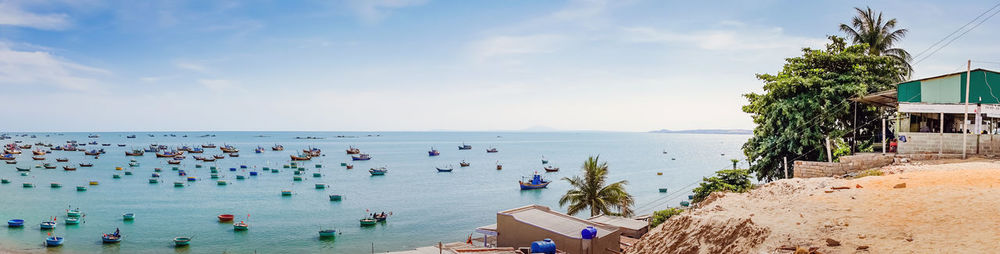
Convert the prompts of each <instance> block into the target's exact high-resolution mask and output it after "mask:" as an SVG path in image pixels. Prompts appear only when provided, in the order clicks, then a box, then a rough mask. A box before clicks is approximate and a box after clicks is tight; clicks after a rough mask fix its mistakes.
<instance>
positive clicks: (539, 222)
mask: <svg viewBox="0 0 1000 254" xmlns="http://www.w3.org/2000/svg"><path fill="white" fill-rule="evenodd" d="M500 213H501V214H507V215H510V216H513V217H514V219H515V220H517V221H520V222H523V223H527V224H530V225H533V226H536V227H540V228H542V229H545V230H548V231H552V232H555V233H559V234H562V235H565V236H567V237H572V238H580V237H581V236H580V231H582V230H583V229H584V228H587V227H588V226H591V227H594V228H597V237H598V238H600V237H604V236H607V235H608V234H610V233H612V232H616V231H618V228H617V227H614V226H609V225H605V224H600V223H595V222H590V221H585V220H582V219H580V218H576V217H573V216H569V215H566V214H562V213H558V212H553V211H551V210H549V209H548V207H544V206H526V207H521V208H517V209H513V210H508V211H504V212H500Z"/></svg>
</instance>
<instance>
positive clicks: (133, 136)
mask: <svg viewBox="0 0 1000 254" xmlns="http://www.w3.org/2000/svg"><path fill="white" fill-rule="evenodd" d="M125 138H135V135H128V136H125Z"/></svg>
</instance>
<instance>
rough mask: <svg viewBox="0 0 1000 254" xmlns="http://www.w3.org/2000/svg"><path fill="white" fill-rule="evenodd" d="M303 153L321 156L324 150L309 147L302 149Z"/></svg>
mask: <svg viewBox="0 0 1000 254" xmlns="http://www.w3.org/2000/svg"><path fill="white" fill-rule="evenodd" d="M302 153H304V154H308V155H309V156H312V157H319V156H320V155H322V154H323V151H322V150H320V149H319V148H315V147H310V148H308V149H302Z"/></svg>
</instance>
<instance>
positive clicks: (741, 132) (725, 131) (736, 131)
mask: <svg viewBox="0 0 1000 254" xmlns="http://www.w3.org/2000/svg"><path fill="white" fill-rule="evenodd" d="M650 132H651V133H682V134H736V135H749V134H753V131H752V130H741V129H698V130H677V131H673V130H668V129H662V130H657V131H650Z"/></svg>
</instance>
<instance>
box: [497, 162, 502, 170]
mask: <svg viewBox="0 0 1000 254" xmlns="http://www.w3.org/2000/svg"><path fill="white" fill-rule="evenodd" d="M501 169H503V164H500V162H499V161H498V162H497V170H501Z"/></svg>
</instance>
